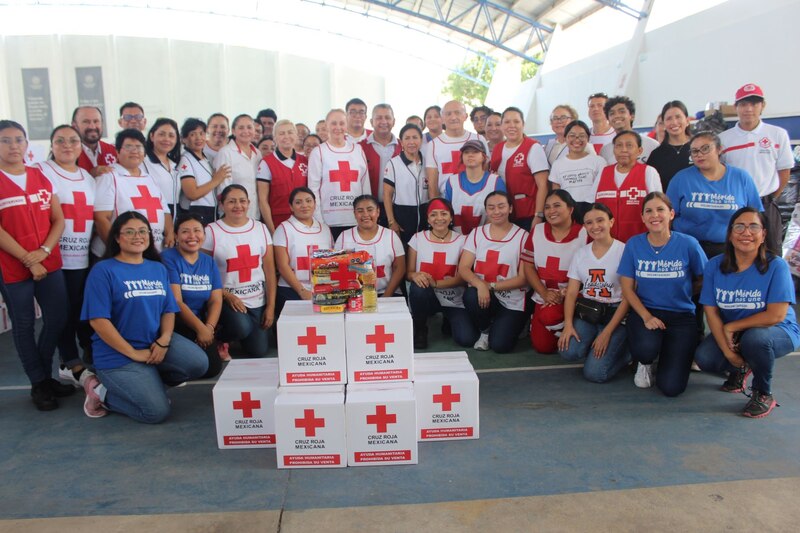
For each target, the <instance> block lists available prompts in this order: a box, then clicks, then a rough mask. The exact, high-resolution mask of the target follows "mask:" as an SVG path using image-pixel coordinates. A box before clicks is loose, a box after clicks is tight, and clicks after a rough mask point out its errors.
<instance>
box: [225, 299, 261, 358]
mask: <svg viewBox="0 0 800 533" xmlns="http://www.w3.org/2000/svg"><path fill="white" fill-rule="evenodd" d="M265 310H266V306H264V305H262V306H261V307H254V308H252V309H251V308H249V307H248V308H247V312H246V313H239V312H238V311H235V310H234V309H233V308H232V307H231V306H230V305H228V304H226V303H223V304H222V313H220V316H219V324H220V326H222V331H221V332H220V334H219V339H220V340H221V341H222V342H231V341H241V343H242V349H243V350H244V352H245V353H246V354H247V356H246V357H266V356H267V351H269V336H268V335H267V330H265V329H263V328H262V327H261V319H262V317H263V316H264V311H265Z"/></svg>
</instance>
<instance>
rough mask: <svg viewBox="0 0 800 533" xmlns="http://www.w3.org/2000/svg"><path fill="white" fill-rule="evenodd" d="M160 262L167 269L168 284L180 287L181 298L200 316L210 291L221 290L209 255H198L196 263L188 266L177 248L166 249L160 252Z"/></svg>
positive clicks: (219, 279)
mask: <svg viewBox="0 0 800 533" xmlns="http://www.w3.org/2000/svg"><path fill="white" fill-rule="evenodd" d="M161 261H162V262H163V263H164V266H165V267H167V273H168V274H169V282H170V284H172V285H180V287H181V298H183V303H185V304H186V305H187V306H188V307H189V309H191V310H192V313H194V314H195V315H196V316H200V312H201V311H202V310H203V306H204V305H205V304H206V302H207V301H208V299H209V298H211V291H213V290H216V289H221V288H222V279H221V278H220V275H219V269H218V268H217V265H216V264H215V263H214V258H213V257H211V256H210V255H207V254H204V253H199V254H197V261H195V263H194V264H193V265H192V264H189V262H188V261H187V260H186V259H184V257H183V256H182V255H181V254H180V252H179V251H178V249H177V248H167V249H166V250H164V251H163V252H161Z"/></svg>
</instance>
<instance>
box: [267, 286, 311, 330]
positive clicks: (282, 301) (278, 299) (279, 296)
mask: <svg viewBox="0 0 800 533" xmlns="http://www.w3.org/2000/svg"><path fill="white" fill-rule="evenodd" d="M297 300H302V298H300V295H299V294H297V293H296V292H294V289H293V288H291V287H283V286H281V285H278V290H276V291H275V323H276V324H277V323H278V318H280V316H281V312H282V311H283V306H284V305H286V302H295V301H297ZM308 305H309V306H311V302H309V303H308Z"/></svg>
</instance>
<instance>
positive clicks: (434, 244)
mask: <svg viewBox="0 0 800 533" xmlns="http://www.w3.org/2000/svg"><path fill="white" fill-rule="evenodd" d="M466 241H467V237H466V235H461V234H460V233H457V232H455V231H454V232H452V233H451V238H450V240H449V241H447V242H439V241H434V240H432V239H431V232H430V231H427V230H426V231H420V232H419V233H416V234H414V235H412V236H411V239H409V240H408V246H409V248H413V249H414V250H415V251H416V252H417V263H416V265H414V268H415V269H416V271H417V272H426V273H428V274H430V275H431V276H433V279H435V280H436V281H441V280H443V279H445V278H453V277H455V276H456V273H457V272H458V260H459V259H460V258H461V250H463V249H464V243H465V242H466ZM433 292H434V293H435V294H436V299H437V300H439V303H440V304H441V306H442V307H460V308H463V307H464V287H463V286H462V287H448V288H445V289H439V288H434V289H433Z"/></svg>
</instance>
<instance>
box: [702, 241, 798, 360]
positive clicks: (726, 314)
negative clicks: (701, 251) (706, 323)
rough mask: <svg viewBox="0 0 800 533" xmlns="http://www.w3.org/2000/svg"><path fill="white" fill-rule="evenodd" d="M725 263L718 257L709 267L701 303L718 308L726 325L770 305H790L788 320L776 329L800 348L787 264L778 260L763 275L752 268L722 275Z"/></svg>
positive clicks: (787, 314) (774, 260)
mask: <svg viewBox="0 0 800 533" xmlns="http://www.w3.org/2000/svg"><path fill="white" fill-rule="evenodd" d="M722 259H723V256H721V255H718V256H717V257H714V258H712V259H711V260H709V262H708V264H707V265H706V269H705V272H704V274H703V290H702V291H700V303H701V304H703V305H708V306H715V307H717V308H718V309H719V314H720V317H721V318H722V322H723V323H725V324H727V323H728V322H733V321H734V320H741V319H743V318H747V317H749V316H750V315H754V314H756V313H760V312H762V311H765V310H766V309H767V304H774V303H784V302H785V303H788V304H789V309H787V311H786V318H784V319H783V322H781V323H780V324H777V326H778V327H779V328H781V329H782V330H784V331H786V333H787V334H788V335H789V337H790V338H791V339H792V343H793V344H794V345H795V346H798V345H800V328H798V326H797V316H796V315H795V312H794V307H792V306H793V305H794V303H795V298H794V285H793V283H792V275H791V273H790V272H789V265H787V264H786V261H784V260H783V259H781V258H780V257H775V258H774V259H773V260H772V261H770V262H769V268H768V269H767V271H766V272H765V273H764V274H762V273H760V272H759V271H758V269H757V268H756V265H750V268H748V269H747V270H745V271H744V272H732V273H730V274H723V273H722V271H721V270H720V269H719V266H720V264H721V263H722Z"/></svg>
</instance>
